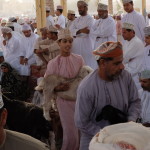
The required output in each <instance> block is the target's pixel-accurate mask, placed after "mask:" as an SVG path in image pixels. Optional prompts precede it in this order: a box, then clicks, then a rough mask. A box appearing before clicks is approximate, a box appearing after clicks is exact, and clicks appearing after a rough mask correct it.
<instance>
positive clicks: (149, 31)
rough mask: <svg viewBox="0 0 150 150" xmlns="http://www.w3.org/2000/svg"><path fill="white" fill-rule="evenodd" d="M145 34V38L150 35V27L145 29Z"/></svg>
mask: <svg viewBox="0 0 150 150" xmlns="http://www.w3.org/2000/svg"><path fill="white" fill-rule="evenodd" d="M144 34H145V36H149V35H150V26H147V27H145V28H144Z"/></svg>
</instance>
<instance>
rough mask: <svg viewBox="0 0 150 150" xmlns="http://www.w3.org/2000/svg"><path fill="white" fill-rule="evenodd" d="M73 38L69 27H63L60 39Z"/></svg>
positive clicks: (59, 35) (59, 33)
mask: <svg viewBox="0 0 150 150" xmlns="http://www.w3.org/2000/svg"><path fill="white" fill-rule="evenodd" d="M66 38H72V35H71V32H70V30H69V29H61V30H60V31H59V32H58V40H61V39H66Z"/></svg>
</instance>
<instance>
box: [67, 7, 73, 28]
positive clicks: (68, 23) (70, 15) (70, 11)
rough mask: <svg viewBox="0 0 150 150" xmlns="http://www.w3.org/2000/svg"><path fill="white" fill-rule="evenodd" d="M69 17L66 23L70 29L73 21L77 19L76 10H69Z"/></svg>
mask: <svg viewBox="0 0 150 150" xmlns="http://www.w3.org/2000/svg"><path fill="white" fill-rule="evenodd" d="M67 18H68V22H67V24H66V28H68V29H70V26H71V25H72V23H73V21H74V20H75V11H73V10H68V13H67Z"/></svg>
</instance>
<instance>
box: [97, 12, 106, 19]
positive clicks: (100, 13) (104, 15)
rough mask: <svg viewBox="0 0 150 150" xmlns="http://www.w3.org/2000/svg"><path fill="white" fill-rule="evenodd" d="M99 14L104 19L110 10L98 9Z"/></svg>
mask: <svg viewBox="0 0 150 150" xmlns="http://www.w3.org/2000/svg"><path fill="white" fill-rule="evenodd" d="M97 12H98V16H99V18H101V19H104V18H106V17H107V16H108V11H107V10H97Z"/></svg>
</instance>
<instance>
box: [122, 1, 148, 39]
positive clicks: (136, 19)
mask: <svg viewBox="0 0 150 150" xmlns="http://www.w3.org/2000/svg"><path fill="white" fill-rule="evenodd" d="M122 2H123V7H124V10H125V11H126V12H127V14H125V15H123V17H122V19H121V21H122V23H124V22H128V23H131V24H133V25H134V27H135V35H136V36H137V37H138V38H139V39H141V40H142V41H144V31H143V30H144V28H145V26H146V21H145V19H144V17H143V16H142V15H141V14H139V13H137V12H136V11H135V10H134V7H133V1H132V0H122Z"/></svg>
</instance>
